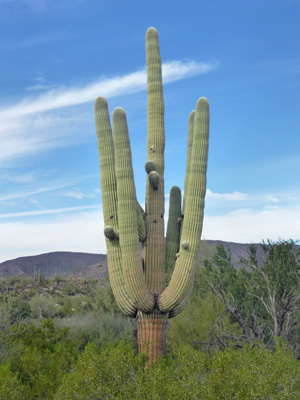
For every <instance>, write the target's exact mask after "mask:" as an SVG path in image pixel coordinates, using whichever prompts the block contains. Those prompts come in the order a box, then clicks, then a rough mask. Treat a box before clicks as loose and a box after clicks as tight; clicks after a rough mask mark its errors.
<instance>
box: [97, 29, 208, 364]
mask: <svg viewBox="0 0 300 400" xmlns="http://www.w3.org/2000/svg"><path fill="white" fill-rule="evenodd" d="M146 60H147V90H148V105H147V114H148V132H147V162H146V165H145V169H146V173H147V179H146V208H145V211H144V210H143V209H142V207H141V206H140V205H139V204H138V203H137V200H136V192H135V185H134V177H133V169H132V160H131V149H130V143H129V135H128V128H127V121H126V114H125V112H124V110H123V109H121V108H117V109H116V110H115V111H114V112H113V118H112V120H113V134H112V129H111V125H110V118H109V113H108V106H107V102H106V100H105V99H104V98H102V97H99V98H98V99H97V100H96V102H95V121H96V130H97V138H98V150H99V161H100V177H101V191H102V203H103V216H104V224H105V229H104V235H105V237H106V246H107V260H108V272H109V277H110V282H111V287H112V291H113V293H114V296H115V299H116V301H117V304H118V305H119V307H120V308H121V310H122V311H123V312H124V313H125V315H127V316H129V317H131V318H136V320H137V329H138V334H137V336H138V349H139V352H145V353H146V354H148V356H149V360H148V365H149V366H151V365H152V364H153V363H154V362H156V361H157V360H158V358H159V356H161V357H164V355H165V346H166V331H167V322H168V318H173V317H175V316H176V315H178V314H179V313H180V312H181V311H182V310H183V309H184V307H185V306H186V304H187V302H188V299H189V296H190V294H191V291H192V288H193V283H194V276H195V266H196V259H197V256H198V252H199V246H200V236H201V231H202V221H203V209H204V197H205V191H206V166H207V154H208V129H209V108H208V102H207V100H206V99H205V98H200V99H199V100H198V102H197V106H196V110H195V111H193V112H192V113H191V115H190V118H189V123H188V152H187V167H186V179H185V183H184V191H185V192H184V199H183V204H184V210H183V211H182V205H181V192H180V189H179V187H177V186H174V187H173V188H172V189H171V192H170V208H169V222H168V229H167V237H166V239H165V237H164V204H165V199H164V149H165V133H164V104H163V87H162V73H161V59H160V51H159V42H158V34H157V31H156V30H155V29H154V28H149V29H148V31H147V33H146ZM139 242H142V245H143V252H142V256H141V255H140V250H139Z"/></svg>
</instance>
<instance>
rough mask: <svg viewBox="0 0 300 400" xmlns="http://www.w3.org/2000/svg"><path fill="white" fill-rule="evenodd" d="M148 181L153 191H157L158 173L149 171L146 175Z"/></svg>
mask: <svg viewBox="0 0 300 400" xmlns="http://www.w3.org/2000/svg"><path fill="white" fill-rule="evenodd" d="M148 179H149V182H150V185H151V186H152V187H153V189H154V190H157V189H158V186H159V173H158V172H156V171H151V172H150V174H149V175H148Z"/></svg>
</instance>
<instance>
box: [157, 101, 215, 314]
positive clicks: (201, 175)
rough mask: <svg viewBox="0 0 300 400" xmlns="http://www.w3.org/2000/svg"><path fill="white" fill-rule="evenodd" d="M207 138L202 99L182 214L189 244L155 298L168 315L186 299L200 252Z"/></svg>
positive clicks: (206, 109)
mask: <svg viewBox="0 0 300 400" xmlns="http://www.w3.org/2000/svg"><path fill="white" fill-rule="evenodd" d="M208 135H209V106H208V101H207V99H205V98H200V99H199V100H198V102H197V107H196V113H195V120H194V132H193V144H192V154H191V167H190V173H189V180H188V191H187V193H185V195H184V197H186V201H185V213H184V220H183V226H182V233H181V241H182V242H187V243H188V248H187V249H184V248H183V247H182V246H180V251H179V253H180V257H179V258H178V259H177V260H176V263H175V268H174V272H173V274H172V278H171V281H170V284H169V286H168V287H167V288H166V289H165V291H164V292H163V293H162V294H161V295H160V296H159V298H158V306H159V309H160V310H161V311H162V312H170V311H171V310H173V309H174V308H175V307H178V306H180V304H181V303H182V302H185V299H186V297H188V296H189V291H190V290H191V289H190V285H189V284H188V283H189V282H190V281H191V275H193V273H194V269H195V261H196V258H197V255H198V252H199V246H200V237H201V232H202V222H203V213H204V197H205V192H206V168H207V155H208Z"/></svg>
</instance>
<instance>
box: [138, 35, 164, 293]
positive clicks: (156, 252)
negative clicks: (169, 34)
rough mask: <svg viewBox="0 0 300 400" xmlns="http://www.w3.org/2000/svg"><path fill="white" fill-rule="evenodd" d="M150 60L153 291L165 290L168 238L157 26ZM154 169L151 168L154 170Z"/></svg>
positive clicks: (149, 275)
mask: <svg viewBox="0 0 300 400" xmlns="http://www.w3.org/2000/svg"><path fill="white" fill-rule="evenodd" d="M146 62H147V89H148V104H147V116H148V129H147V131H148V132H147V161H148V162H149V161H152V162H154V164H155V168H156V171H157V173H158V174H159V183H158V187H157V188H154V187H152V185H151V183H150V182H149V179H148V177H149V175H148V176H147V183H146V210H145V211H146V218H145V223H146V230H147V238H146V240H145V242H144V248H143V258H144V273H145V281H146V285H147V287H148V288H149V290H150V291H151V293H154V294H159V293H161V292H162V290H163V288H164V283H165V278H164V276H165V268H164V267H165V239H164V208H165V205H164V149H165V133H164V104H163V88H162V75H161V59H160V52H159V43H158V34H157V31H156V30H155V29H154V28H149V29H148V30H147V33H146ZM151 173H152V174H153V172H150V174H151Z"/></svg>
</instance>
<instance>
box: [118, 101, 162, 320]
mask: <svg viewBox="0 0 300 400" xmlns="http://www.w3.org/2000/svg"><path fill="white" fill-rule="evenodd" d="M113 138H114V148H115V168H116V179H117V194H118V222H119V240H120V246H121V249H122V269H123V277H124V281H125V288H126V292H127V293H128V294H129V296H130V298H131V299H132V300H133V302H134V304H135V306H136V307H137V308H138V309H139V310H141V311H143V312H150V311H152V310H153V309H154V305H155V300H154V297H153V295H152V294H151V293H150V292H149V290H148V289H147V287H146V285H145V280H144V275H143V266H142V259H141V256H140V251H139V235H138V221H137V201H136V192H135V185H134V177H133V169H132V161H131V149H130V143H129V136H128V128H127V121H126V114H125V112H124V110H123V109H121V108H116V109H115V110H114V112H113Z"/></svg>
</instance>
